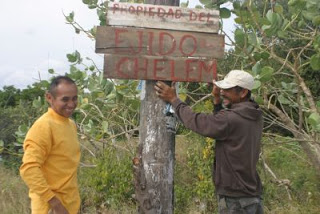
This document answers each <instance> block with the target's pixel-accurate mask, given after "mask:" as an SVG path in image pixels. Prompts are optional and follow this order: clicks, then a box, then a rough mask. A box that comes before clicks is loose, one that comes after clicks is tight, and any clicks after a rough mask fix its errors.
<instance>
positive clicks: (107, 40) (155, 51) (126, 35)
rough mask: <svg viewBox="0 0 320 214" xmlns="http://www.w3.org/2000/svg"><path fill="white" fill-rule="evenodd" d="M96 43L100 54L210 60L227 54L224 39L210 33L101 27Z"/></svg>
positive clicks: (221, 36)
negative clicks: (205, 58) (208, 58)
mask: <svg viewBox="0 0 320 214" xmlns="http://www.w3.org/2000/svg"><path fill="white" fill-rule="evenodd" d="M96 40H97V42H96V52H97V53H109V54H126V55H131V54H132V55H148V56H171V57H173V56H175V57H210V58H221V57H223V54H224V36H223V35H218V34H210V33H198V32H184V31H168V30H155V29H141V28H120V27H106V26H100V27H98V29H97V36H96Z"/></svg>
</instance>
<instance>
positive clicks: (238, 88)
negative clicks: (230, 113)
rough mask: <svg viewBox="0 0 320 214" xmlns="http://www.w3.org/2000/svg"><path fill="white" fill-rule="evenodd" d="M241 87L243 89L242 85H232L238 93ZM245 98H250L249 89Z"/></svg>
mask: <svg viewBox="0 0 320 214" xmlns="http://www.w3.org/2000/svg"><path fill="white" fill-rule="evenodd" d="M242 89H244V88H242V87H240V86H235V87H234V90H235V91H236V92H237V93H240V91H242ZM246 98H247V99H250V98H251V91H250V90H248V93H247V96H246Z"/></svg>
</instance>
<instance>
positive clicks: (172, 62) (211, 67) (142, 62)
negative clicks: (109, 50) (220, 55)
mask: <svg viewBox="0 0 320 214" xmlns="http://www.w3.org/2000/svg"><path fill="white" fill-rule="evenodd" d="M104 61H105V64H104V71H105V73H104V76H105V77H106V78H116V79H145V80H171V81H177V82H212V80H213V79H215V78H216V71H217V63H216V60H215V59H212V60H201V59H197V58H184V57H179V58H176V57H174V58H172V57H156V56H134V55H127V56H126V55H115V54H112V55H109V54H106V55H105V57H104Z"/></svg>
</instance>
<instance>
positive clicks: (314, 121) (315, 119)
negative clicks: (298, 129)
mask: <svg viewBox="0 0 320 214" xmlns="http://www.w3.org/2000/svg"><path fill="white" fill-rule="evenodd" d="M308 123H309V124H310V125H311V126H312V127H316V126H318V125H319V124H320V115H319V114H318V113H315V112H314V113H312V114H310V116H309V117H308Z"/></svg>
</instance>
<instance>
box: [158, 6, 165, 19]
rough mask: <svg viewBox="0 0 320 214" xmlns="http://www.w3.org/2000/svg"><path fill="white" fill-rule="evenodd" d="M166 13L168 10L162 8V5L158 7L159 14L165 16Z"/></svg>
mask: <svg viewBox="0 0 320 214" xmlns="http://www.w3.org/2000/svg"><path fill="white" fill-rule="evenodd" d="M165 15H166V10H165V9H163V8H161V7H159V8H158V16H159V17H164V16H165Z"/></svg>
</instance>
